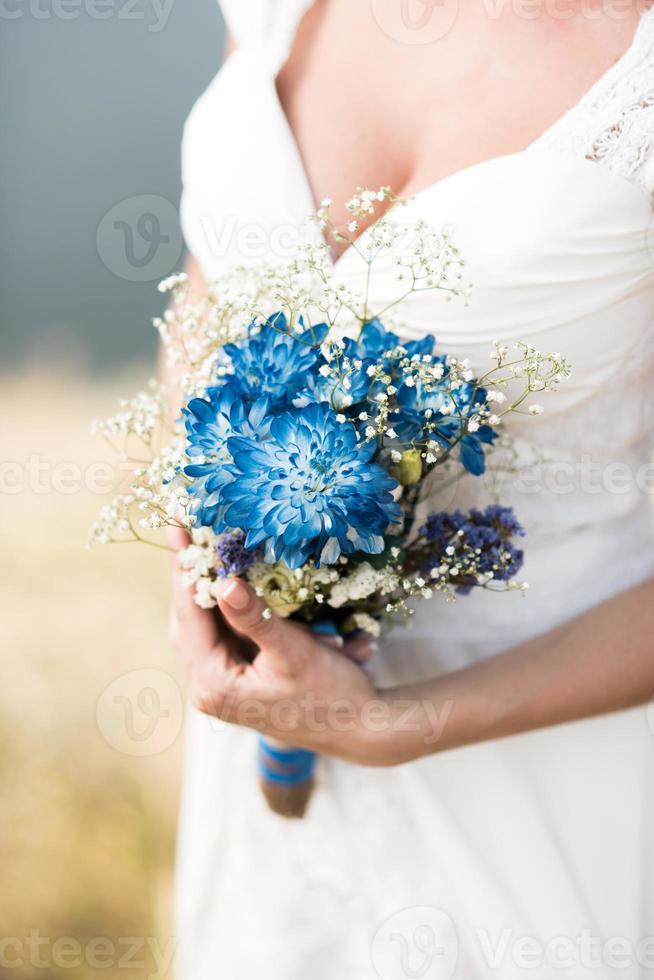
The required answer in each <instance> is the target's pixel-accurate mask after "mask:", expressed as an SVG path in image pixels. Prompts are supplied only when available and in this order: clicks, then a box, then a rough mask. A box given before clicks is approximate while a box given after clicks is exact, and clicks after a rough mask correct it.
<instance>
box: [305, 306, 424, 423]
mask: <svg viewBox="0 0 654 980" xmlns="http://www.w3.org/2000/svg"><path fill="white" fill-rule="evenodd" d="M434 343H435V340H434V338H433V337H432V336H431V334H427V335H426V336H425V337H423V338H421V339H420V340H412V341H408V342H406V343H405V342H403V341H401V340H400V338H399V337H398V336H397V334H394V333H391V332H390V331H389V330H386V328H385V327H384V326H383V325H382V323H381V322H380V321H379V320H376V319H375V320H369V321H368V322H367V323H365V324H364V325H363V327H362V328H361V332H360V334H359V336H358V338H357V339H356V340H354V339H353V338H351V337H346V338H345V340H344V345H343V350H342V353H341V355H340V356H338V355H334V357H333V358H332V359H331V361H329V362H328V361H326V360H324V359H321V361H320V364H318V365H317V369H316V370H315V371H314V372H312V374H311V375H310V377H309V380H308V384H307V388H306V390H305V391H302V392H300V394H299V396H298V397H296V398H295V399H294V402H293V404H294V405H296V406H302V405H308V404H310V403H311V402H312V401H315V402H328V403H329V404H330V405H331V406H332V408H334V409H335V410H336V411H337V412H341V411H344V410H346V409H348V408H350V407H355V408H356V406H357V405H360V404H361V402H363V401H366V400H371V401H372V405H371V406H369V408H368V411H369V413H372V415H374V414H375V403H374V396H375V394H377V393H378V392H380V391H383V390H384V388H383V386H382V385H380V384H379V383H378V382H374V381H371V377H370V374H369V373H368V369H369V368H371V367H377V368H383V369H384V370H385V371H386V372H387V373H389V374H390V376H391V377H392V379H393V380H395V381H396V383H400V382H401V371H400V370H399V362H400V360H401V359H402V358H404V357H407V356H408V357H413V356H415V355H416V354H417V355H419V356H423V355H426V354H431V352H432V350H433V347H434ZM398 348H401V351H402V353H401V354H397V355H393V356H392V357H390V356H388V354H389V352H390V351H396V350H398ZM343 363H347V364H348V369H347V370H343V371H341V370H340V365H341V364H343ZM325 366H326V367H330V368H331V371H330V373H329V374H328V375H326V376H324V375H321V374H320V370H319V369H320V367H325Z"/></svg>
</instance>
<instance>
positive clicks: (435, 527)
mask: <svg viewBox="0 0 654 980" xmlns="http://www.w3.org/2000/svg"><path fill="white" fill-rule="evenodd" d="M524 534H525V531H524V528H523V527H522V526H521V524H520V523H519V522H518V520H517V518H516V516H515V514H514V513H513V509H512V508H511V507H502V506H500V505H499V504H491V505H490V506H489V507H487V508H486V509H485V510H483V511H481V510H477V509H473V510H471V511H469V513H467V514H464V513H463V512H462V511H460V510H455V511H453V512H452V513H451V514H449V513H447V512H446V511H441V512H439V513H434V514H430V515H429V516H428V517H427V519H426V521H425V524H424V525H423V526H422V527H421V528H420V531H419V538H420V539H422V541H423V542H424V543H425V545H426V548H427V550H428V551H429V552H430V553H429V557H428V559H427V562H426V565H425V568H424V570H425V571H426V572H430V571H431V570H432V569H433V568H436V567H438V565H440V564H441V562H442V560H443V556H444V555H445V553H446V549H447V548H454V549H455V552H454V553H455V555H459V554H460V555H462V556H463V555H466V556H467V558H468V561H469V560H470V558H471V557H472V556H474V571H475V575H488V574H489V573H492V576H493V579H495V580H496V581H500V582H508V581H509V580H510V579H512V578H513V576H514V575H516V574H517V572H518V571H519V570H520V569H521V567H522V564H523V561H524V552H523V551H522V549H520V548H517V547H516V546H515V544H514V543H513V541H512V540H511V538H512V537H523V536H524ZM430 546H431V547H430ZM474 584H476V580H475V579H474V578H473V576H472V575H471V574H466V573H464V575H463V581H461V582H460V583H459V584H458V586H457V591H458V592H460V593H461V594H464V595H465V594H467V593H468V592H470V590H471V589H472V587H473V585H474Z"/></svg>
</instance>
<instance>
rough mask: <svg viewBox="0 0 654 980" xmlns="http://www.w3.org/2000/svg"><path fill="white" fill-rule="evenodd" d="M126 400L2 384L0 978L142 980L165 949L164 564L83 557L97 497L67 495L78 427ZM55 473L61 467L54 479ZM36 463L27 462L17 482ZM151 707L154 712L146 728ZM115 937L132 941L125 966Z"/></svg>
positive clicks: (38, 379)
mask: <svg viewBox="0 0 654 980" xmlns="http://www.w3.org/2000/svg"><path fill="white" fill-rule="evenodd" d="M131 390H132V384H131V382H130V380H129V379H127V378H123V379H120V380H117V381H116V382H115V383H112V384H111V386H110V385H109V384H108V383H106V382H97V381H94V382H91V381H89V380H86V381H85V380H80V379H75V378H63V377H61V378H56V377H53V376H47V375H37V374H34V375H30V376H25V377H23V378H21V379H15V378H14V379H10V378H6V379H4V380H3V381H2V394H1V396H0V398H1V401H2V412H1V413H0V440H1V445H2V460H3V465H4V473H3V484H4V485H3V487H2V493H0V508H1V509H2V513H1V515H0V548H1V550H2V555H3V559H4V560H3V562H2V564H1V565H0V594H1V595H2V612H1V620H0V622H1V632H2V635H3V641H2V649H3V656H2V668H1V670H2V678H1V681H2V682H1V683H0V778H1V779H2V790H1V794H0V795H1V798H2V805H1V808H0V940H2V939H4V940H5V942H4V945H3V946H0V977H1V978H3V980H4V978H8V977H12V978H16V980H31V978H33V977H35V976H40V977H47V978H48V980H50V978H57V980H58V978H70V980H77V978H87V977H90V976H94V975H96V974H98V973H100V975H102V976H104V977H105V978H107V980H114V978H117V977H120V978H121V980H129V978H132V977H139V978H145V977H152V978H154V977H157V980H159V978H160V977H161V976H162V972H163V971H161V970H160V969H158V968H157V966H156V964H155V963H154V961H153V959H152V957H151V956H150V955H149V953H148V947H149V945H150V943H154V942H157V943H159V944H160V945H161V946H162V947H163V948H166V947H168V948H170V943H171V937H172V924H171V887H170V885H171V876H172V862H173V850H174V823H175V809H176V803H177V790H178V781H179V770H180V755H181V741H182V715H183V709H182V707H181V700H180V697H179V688H178V684H177V680H176V676H177V665H176V663H175V658H174V656H173V654H172V652H171V651H170V648H169V645H168V642H167V629H166V621H167V560H166V556H165V554H163V552H159V551H156V550H155V549H149V548H146V547H144V546H137V545H135V546H132V545H125V546H108V547H105V548H100V549H94V550H93V551H87V550H85V547H84V545H85V540H86V533H87V528H88V525H89V523H90V521H91V520H92V518H93V516H94V514H95V512H96V511H97V509H98V507H99V506H100V505H101V503H102V501H103V498H102V497H101V496H99V495H98V494H97V493H92V492H89V490H88V489H87V488H86V487H84V486H83V485H82V486H80V485H79V484H83V483H84V481H85V480H86V481H87V482H89V479H90V475H89V470H88V467H89V464H91V463H93V462H94V461H97V460H101V459H108V458H109V454H108V452H107V451H106V450H105V447H104V446H103V444H102V441H101V440H100V439H99V438H98V437H94V436H91V435H90V434H89V421H90V419H91V418H92V417H94V416H99V415H103V414H105V413H107V412H109V411H112V410H113V409H114V406H115V403H116V400H117V398H118V397H119V396H120V395H122V394H124V393H129V392H130V391H131ZM30 460H31V465H32V472H31V475H30V473H29V472H28V467H29V465H30ZM62 462H66V463H68V464H71V466H70V468H69V469H68V470H62V469H61V466H60V467H59V469H56V468H55V467H56V465H57V464H58V463H59V464H61V463H62ZM36 463H40V464H44V463H45V466H43V465H41V472H40V473H37V474H36V475H35V464H36ZM92 473H93V471H91V475H92ZM21 474H22V475H21ZM75 474H77V477H76V476H75ZM62 481H63V482H62ZM76 482H77V484H78V486H77V487H75V483H76ZM20 483H22V486H20V485H19V484H20ZM16 485H19V492H13V488H14V487H15V486H16ZM7 490H10V491H12V492H9V493H8V492H7ZM62 490H65V491H66V492H62ZM143 669H149V670H150V673H149V674H141V675H132V678H131V679H130V678H127V680H126V681H125V680H122V681H121V680H120V678H122V677H124V675H125V674H126V673H128V672H130V671H134V670H143ZM152 671H154V673H152ZM134 678H136V680H134ZM143 678H145V681H144V680H143ZM117 679H118V680H117ZM116 682H117V683H116ZM112 684H113V687H111V686H110V685H112ZM126 685H127V686H126ZM143 687H145V688H147V690H146V691H145V695H143V692H142V691H141V688H143ZM159 688H160V690H159ZM107 689H108V690H107ZM153 692H154V693H153ZM141 696H143V697H144V698H145V700H143V701H139V697H141ZM153 697H154V699H155V700H154V702H153V701H152V698H153ZM121 698H122V700H121ZM125 698H127V700H125ZM157 698H159V704H158V703H157ZM171 698H172V701H171V700H170V699H171ZM166 699H168V700H166ZM171 706H172V707H171ZM160 709H161V710H164V709H165V710H169V709H170V711H169V715H168V717H167V718H164V719H163V720H162V721H161V719H158V715H159V714H160V713H161V711H160ZM98 712H100V717H101V722H100V724H98V720H97V717H96V716H97V714H98ZM130 712H131V713H132V714H133V716H134V717H133V718H132V722H133V725H134V731H135V732H136V733H137V734H136V736H135V737H134V738H131V739H130V731H132V730H131V729H129V728H126V725H128V724H129V718H128V715H129V713H130ZM139 712H140V714H139ZM102 719H103V720H102ZM160 721H161V727H160V731H158V732H155V733H154V736H153V737H152V738H146V737H144V736H143V733H144V732H145V734H146V735H147V732H148V731H149V729H148V728H147V726H148V725H150V724H152V725H153V726H154V727H155V728H156V726H157V725H159V722H160ZM153 730H154V729H153ZM132 734H133V732H132ZM139 739H140V740H139ZM125 748H127V752H132V751H134V752H136V753H138V754H136V755H133V754H127V752H126V751H125ZM30 934H31V936H32V941H31V944H30V942H29V941H28V940H29V937H30ZM99 937H106V939H107V940H108V942H106V943H104V945H103V944H102V943H100V942H97V941H96V940H97V939H99ZM125 937H141V939H142V940H146V942H145V944H144V946H143V948H141V949H136V945H134V948H133V950H132V952H131V953H130V951H129V950H128V948H127V945H126V944H125V943H124V942H123V943H121V940H123V939H124V938H125ZM37 938H41V939H42V940H45V941H44V942H41V943H40V945H39V946H37V944H36V939H37ZM7 939H9V940H10V942H9V943H7ZM57 939H59V940H60V942H59V944H58V945H57V946H55V941H56V940H57ZM62 940H70V941H69V942H62ZM148 941H149V942H148ZM112 944H113V946H112ZM130 957H131V960H132V961H133V963H132V964H131V965H130V963H129V959H130ZM38 958H40V961H41V965H40V966H39V964H38V962H37V959H38ZM45 963H47V964H48V965H47V966H44V965H43V964H45ZM134 963H136V964H137V965H133V964H134ZM139 963H141V964H142V965H138V964H139ZM99 964H103V965H102V966H101V967H99ZM166 975H167V976H171V973H170V972H168V973H167V974H166Z"/></svg>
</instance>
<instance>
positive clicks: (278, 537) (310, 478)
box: [220, 404, 401, 568]
mask: <svg viewBox="0 0 654 980" xmlns="http://www.w3.org/2000/svg"><path fill="white" fill-rule="evenodd" d="M227 444H228V448H229V451H230V453H231V455H232V457H233V460H234V462H233V463H232V464H229V465H228V466H227V470H228V471H229V473H230V475H231V477H232V480H231V482H230V483H229V484H228V485H226V486H225V487H224V489H223V496H224V497H225V499H226V500H227V501H228V506H227V508H226V510H225V512H224V527H222V528H220V530H229V529H230V528H242V529H243V530H244V531H246V532H247V537H246V542H245V544H246V547H247V548H254V547H256V546H258V545H263V546H265V554H266V560H267V561H280V560H283V561H285V562H286V564H287V565H288V566H289V567H290V568H299V567H301V566H302V565H304V564H305V563H306V562H307V561H309V560H310V559H312V560H314V561H316V562H317V563H326V564H331V563H333V562H335V561H336V560H337V559H338V557H339V555H341V554H351V553H352V552H355V551H363V552H366V553H368V554H379V553H380V552H381V551H383V548H384V537H383V535H384V531H385V530H386V528H387V527H388V526H389V524H391V523H392V522H395V521H399V520H400V517H401V511H400V508H399V506H398V505H397V503H396V502H395V501H394V499H393V496H392V491H393V490H394V489H395V488H396V487H397V483H396V482H395V480H393V479H392V478H391V477H390V476H389V475H388V473H387V472H386V470H384V469H383V468H382V467H381V466H379V465H377V464H376V463H374V462H373V461H372V459H373V456H374V454H375V451H376V446H375V445H374V443H371V442H368V443H366V442H358V441H357V435H356V430H355V428H354V426H353V425H352V424H351V423H349V422H345V423H341V422H338V421H337V419H336V416H335V414H334V412H333V411H332V410H331V409H330V408H329V407H328V406H327V405H325V404H318V405H316V404H314V405H309V406H308V407H306V408H302V409H294V410H291V411H289V412H285V413H284V414H282V415H280V416H278V417H277V418H275V419H274V420H273V421H272V423H271V424H270V433H269V436H268V438H266V439H265V440H264V441H261V440H260V439H259V438H257V437H249V438H243V437H232V438H230V439H228V443H227Z"/></svg>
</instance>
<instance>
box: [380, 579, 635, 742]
mask: <svg viewBox="0 0 654 980" xmlns="http://www.w3.org/2000/svg"><path fill="white" fill-rule="evenodd" d="M653 694H654V580H649V581H647V582H644V583H643V584H642V585H639V586H637V587H636V588H632V589H629V590H628V591H626V592H623V593H622V594H620V595H617V596H615V597H614V598H612V599H610V600H608V601H607V602H604V603H602V604H601V605H598V606H596V607H594V608H592V609H589V610H588V611H587V612H585V613H583V614H582V615H580V616H577V617H576V618H574V619H572V620H570V621H569V622H567V623H564V624H563V625H562V626H560V627H558V628H557V629H555V630H553V631H551V632H549V633H545V634H543V635H541V636H538V637H536V638H535V639H532V640H529V641H528V642H527V643H522V644H520V645H519V646H516V647H514V648H512V649H510V650H508V651H507V652H505V653H502V654H499V655H498V656H494V657H490V658H489V659H487V660H483V661H481V662H480V663H476V664H474V665H473V666H471V667H467V668H465V669H463V670H458V671H455V672H454V673H450V674H446V675H444V676H442V677H439V678H437V679H434V680H432V681H427V682H426V683H422V684H412V685H407V686H405V687H402V688H394V689H393V690H391V691H387V692H385V698H386V699H388V700H389V701H390V703H391V704H393V703H394V702H395V703H397V701H398V700H403V699H405V700H411V701H414V702H416V704H417V705H418V708H417V717H418V718H419V721H420V728H421V731H420V733H419V735H418V737H416V735H415V733H413V735H412V734H411V733H407V735H406V736H401V737H400V739H399V740H398V743H399V742H402V743H403V744H402V745H400V744H397V745H396V748H397V750H398V754H399V755H400V756H402V755H404V756H405V757H407V758H415V757H416V756H419V755H425V754H428V753H430V752H433V751H441V750H443V749H451V748H456V747H457V746H462V745H470V744H472V743H475V742H482V741H486V740H487V739H492V738H498V737H501V736H504V735H514V734H516V733H518V732H525V731H529V730H531V729H535V728H544V727H546V726H549V725H556V724H560V723H561V722H568V721H575V720H577V719H580V718H587V717H590V716H592V715H599V714H605V713H607V712H610V711H617V710H619V709H621V708H629V707H632V706H634V705H638V704H642V703H643V702H645V701H647V700H648V699H649V698H650V697H651V696H652V695H653ZM436 718H438V719H439V723H438V725H437V728H438V731H436V732H435V731H434V719H436ZM434 735H436V740H434Z"/></svg>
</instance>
